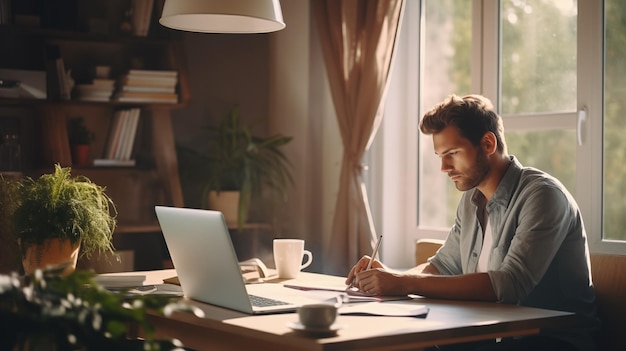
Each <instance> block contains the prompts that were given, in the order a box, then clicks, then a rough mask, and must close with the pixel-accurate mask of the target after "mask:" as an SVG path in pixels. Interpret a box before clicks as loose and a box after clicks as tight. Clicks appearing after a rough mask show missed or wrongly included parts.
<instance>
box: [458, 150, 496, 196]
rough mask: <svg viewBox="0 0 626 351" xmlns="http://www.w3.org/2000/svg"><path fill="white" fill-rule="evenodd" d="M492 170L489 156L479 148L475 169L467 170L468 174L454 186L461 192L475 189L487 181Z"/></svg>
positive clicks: (462, 176)
mask: <svg viewBox="0 0 626 351" xmlns="http://www.w3.org/2000/svg"><path fill="white" fill-rule="evenodd" d="M490 169H491V166H490V165H489V159H488V158H487V155H486V154H485V153H484V152H483V151H482V149H480V148H479V149H478V152H477V153H476V159H475V160H474V167H472V168H470V169H469V170H467V172H463V173H462V174H461V178H459V180H458V181H457V182H455V183H454V185H455V186H456V188H457V189H458V190H459V191H467V190H470V189H473V188H475V187H476V186H478V185H479V184H480V183H481V182H482V181H483V179H485V177H486V176H487V174H488V173H489V170H490Z"/></svg>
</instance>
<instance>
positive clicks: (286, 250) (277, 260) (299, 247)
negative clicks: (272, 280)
mask: <svg viewBox="0 0 626 351" xmlns="http://www.w3.org/2000/svg"><path fill="white" fill-rule="evenodd" d="M273 244H274V247H273V249H274V264H275V266H276V271H277V272H278V277H279V278H284V279H293V278H296V277H297V276H298V273H300V270H302V269H304V268H306V267H308V266H309V265H310V264H311V262H313V254H311V251H309V250H305V249H304V240H301V239H274V243H273ZM305 256H306V258H307V259H306V261H305V262H304V263H302V260H303V258H304V257H305Z"/></svg>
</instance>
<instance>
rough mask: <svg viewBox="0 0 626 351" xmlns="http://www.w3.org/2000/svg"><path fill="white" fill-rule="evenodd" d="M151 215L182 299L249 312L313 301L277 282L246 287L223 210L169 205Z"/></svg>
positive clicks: (287, 309)
mask: <svg viewBox="0 0 626 351" xmlns="http://www.w3.org/2000/svg"><path fill="white" fill-rule="evenodd" d="M155 212H156V215H157V219H158V221H159V224H160V226H161V231H162V232H163V236H164V238H165V243H166V245H167V248H168V250H169V252H170V256H171V258H172V262H173V264H174V268H175V269H176V274H177V275H178V280H179V282H180V286H181V288H182V290H183V293H184V294H185V296H186V297H188V298H190V299H193V300H197V301H201V302H205V303H208V304H212V305H216V306H220V307H224V308H228V309H232V310H237V311H241V312H244V313H248V314H267V313H278V312H291V311H295V310H296V308H297V307H298V306H300V305H302V304H305V303H314V302H316V301H315V300H311V299H309V298H307V297H306V296H302V295H298V294H294V293H293V289H289V288H285V287H284V286H282V285H281V284H248V285H246V284H245V282H244V278H243V276H242V274H241V268H240V266H239V261H238V258H237V254H236V252H235V249H234V248H233V244H232V241H231V238H230V233H229V232H228V227H227V225H226V220H225V219H224V216H223V215H222V213H221V212H219V211H210V210H200V209H191V208H179V207H167V206H155ZM317 302H319V301H317Z"/></svg>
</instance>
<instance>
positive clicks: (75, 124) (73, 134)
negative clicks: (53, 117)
mask: <svg viewBox="0 0 626 351" xmlns="http://www.w3.org/2000/svg"><path fill="white" fill-rule="evenodd" d="M67 136H68V138H69V141H70V144H71V145H86V144H89V143H91V141H92V140H93V139H94V137H95V135H94V133H93V132H92V131H90V130H89V129H87V126H85V120H84V119H83V117H73V118H70V120H69V121H68V124H67Z"/></svg>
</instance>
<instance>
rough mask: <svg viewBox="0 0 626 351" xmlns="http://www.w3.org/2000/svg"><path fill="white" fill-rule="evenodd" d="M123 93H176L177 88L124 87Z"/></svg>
mask: <svg viewBox="0 0 626 351" xmlns="http://www.w3.org/2000/svg"><path fill="white" fill-rule="evenodd" d="M121 91H123V92H136V93H175V92H176V87H175V86H174V85H172V86H147V85H124V86H122V88H121Z"/></svg>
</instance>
